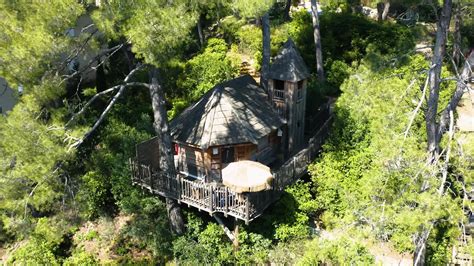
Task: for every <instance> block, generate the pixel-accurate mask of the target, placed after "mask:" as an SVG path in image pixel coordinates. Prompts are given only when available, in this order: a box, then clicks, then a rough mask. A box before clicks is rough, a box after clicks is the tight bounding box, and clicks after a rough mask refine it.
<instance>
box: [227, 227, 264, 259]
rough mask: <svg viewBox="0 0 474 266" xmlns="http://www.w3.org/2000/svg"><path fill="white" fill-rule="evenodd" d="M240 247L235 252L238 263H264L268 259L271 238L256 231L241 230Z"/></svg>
mask: <svg viewBox="0 0 474 266" xmlns="http://www.w3.org/2000/svg"><path fill="white" fill-rule="evenodd" d="M238 240H239V248H238V250H237V251H236V252H235V259H236V261H237V263H238V264H241V265H249V264H263V263H265V262H267V260H268V251H269V249H270V246H271V240H270V239H266V238H264V237H263V236H262V235H259V234H256V233H248V232H246V231H244V230H242V231H239V239H238Z"/></svg>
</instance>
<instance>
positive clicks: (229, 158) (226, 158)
mask: <svg viewBox="0 0 474 266" xmlns="http://www.w3.org/2000/svg"><path fill="white" fill-rule="evenodd" d="M233 161H234V147H226V148H222V163H231V162H233Z"/></svg>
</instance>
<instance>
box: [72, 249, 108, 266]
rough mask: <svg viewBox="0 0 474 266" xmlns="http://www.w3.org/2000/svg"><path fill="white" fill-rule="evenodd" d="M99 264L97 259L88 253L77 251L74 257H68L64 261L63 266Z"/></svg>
mask: <svg viewBox="0 0 474 266" xmlns="http://www.w3.org/2000/svg"><path fill="white" fill-rule="evenodd" d="M97 264H99V261H98V260H97V258H96V257H95V256H94V255H92V254H90V253H87V252H86V251H84V250H80V251H77V252H75V253H73V254H72V256H70V257H68V258H67V259H66V260H64V262H63V265H65V266H73V265H85V266H93V265H97Z"/></svg>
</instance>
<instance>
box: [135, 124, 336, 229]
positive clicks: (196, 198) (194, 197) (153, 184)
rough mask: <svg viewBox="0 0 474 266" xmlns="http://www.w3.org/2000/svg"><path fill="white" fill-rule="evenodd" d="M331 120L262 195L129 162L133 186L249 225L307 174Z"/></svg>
mask: <svg viewBox="0 0 474 266" xmlns="http://www.w3.org/2000/svg"><path fill="white" fill-rule="evenodd" d="M332 120H333V119H332V117H329V119H328V120H327V121H326V122H325V123H324V124H323V125H322V126H321V128H320V129H319V130H318V132H317V133H316V134H315V135H314V136H313V137H312V138H310V139H309V141H308V143H307V145H306V146H305V147H303V149H301V150H300V151H299V152H298V153H296V154H295V155H294V156H293V157H291V158H290V159H289V160H287V161H286V162H285V163H283V164H282V165H281V167H279V168H278V169H277V170H276V171H275V172H274V180H273V184H272V186H271V189H268V190H265V191H260V192H252V193H236V192H234V191H232V190H230V189H229V188H227V187H225V186H224V185H222V184H219V183H205V182H202V181H199V180H190V179H188V178H187V177H185V176H183V175H178V176H177V177H170V176H167V175H166V174H165V173H163V172H159V171H153V170H152V169H151V168H150V166H149V165H143V164H139V163H137V162H136V161H135V160H132V159H130V167H131V172H132V184H133V185H137V186H140V187H142V188H143V189H146V190H148V191H150V192H151V193H153V194H156V195H160V196H163V197H170V198H173V199H175V200H177V201H178V202H179V203H180V204H186V205H188V206H189V207H191V206H192V207H194V208H197V209H198V210H200V211H205V212H209V214H210V215H213V214H214V213H223V214H224V216H225V217H227V216H228V215H230V216H233V217H235V218H237V219H240V220H243V221H245V223H247V224H248V223H249V222H250V221H252V220H254V219H255V218H257V217H259V216H260V215H262V213H263V212H264V210H265V209H266V208H267V207H268V206H270V204H272V203H273V202H275V201H277V200H278V199H279V198H280V196H281V194H282V193H283V191H284V189H285V188H286V187H287V186H288V185H290V184H292V183H294V182H295V181H296V180H298V179H299V178H300V177H302V176H303V175H304V174H306V173H307V167H308V165H309V164H310V163H311V162H312V161H313V160H314V158H315V157H316V155H317V154H318V153H319V151H320V149H321V146H322V144H323V142H324V139H325V138H326V136H327V134H328V132H329V127H330V125H331V123H332Z"/></svg>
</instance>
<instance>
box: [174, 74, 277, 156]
mask: <svg viewBox="0 0 474 266" xmlns="http://www.w3.org/2000/svg"><path fill="white" fill-rule="evenodd" d="M267 97H268V96H267V94H266V93H265V92H264V91H263V89H262V88H260V87H259V86H258V85H257V83H256V82H255V80H254V79H253V78H252V77H251V76H249V75H245V76H241V77H238V78H235V79H232V80H229V81H226V82H224V83H221V84H218V85H216V86H215V87H214V88H213V89H212V90H210V91H208V92H207V93H206V94H204V96H203V97H202V98H201V99H200V100H199V101H198V102H197V103H195V104H194V105H192V106H190V107H188V108H187V109H186V110H184V112H183V113H182V114H181V115H179V116H178V117H176V118H175V119H173V120H172V121H171V122H170V128H171V130H170V131H171V136H172V137H173V139H174V140H175V141H178V142H184V143H187V144H192V145H196V146H198V147H200V148H202V149H207V148H208V147H210V146H217V145H227V144H238V143H246V142H251V143H254V144H257V143H258V140H259V139H260V138H262V137H264V136H266V135H268V134H269V133H270V132H271V131H272V130H275V129H277V128H278V127H280V126H281V125H282V124H283V123H284V122H283V121H282V120H281V118H280V117H279V116H278V114H277V113H276V111H275V110H274V109H273V107H272V105H271V103H270V101H269V100H268V99H267Z"/></svg>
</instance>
